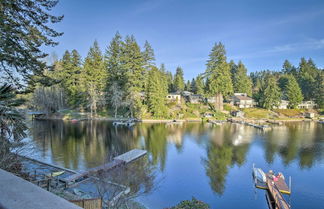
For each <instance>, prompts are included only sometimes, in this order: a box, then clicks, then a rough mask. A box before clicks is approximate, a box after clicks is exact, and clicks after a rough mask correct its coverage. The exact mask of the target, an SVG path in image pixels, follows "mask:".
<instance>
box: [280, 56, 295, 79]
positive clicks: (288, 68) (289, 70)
mask: <svg viewBox="0 0 324 209" xmlns="http://www.w3.org/2000/svg"><path fill="white" fill-rule="evenodd" d="M281 71H282V72H283V73H284V74H291V75H293V76H296V73H297V70H296V68H295V67H294V66H293V65H292V64H291V63H290V62H289V61H288V60H285V61H284V63H283V65H282V70H281Z"/></svg>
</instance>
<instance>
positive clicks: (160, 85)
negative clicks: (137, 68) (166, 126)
mask: <svg viewBox="0 0 324 209" xmlns="http://www.w3.org/2000/svg"><path fill="white" fill-rule="evenodd" d="M167 92H168V86H167V81H166V76H165V74H164V73H163V72H161V71H160V70H159V69H158V68H157V67H152V68H151V70H150V71H149V72H148V85H147V90H146V95H147V96H146V98H147V105H148V109H149V112H150V113H151V114H152V115H153V116H154V117H155V118H163V117H165V116H166V114H167V108H166V96H167Z"/></svg>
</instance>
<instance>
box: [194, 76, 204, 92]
mask: <svg viewBox="0 0 324 209" xmlns="http://www.w3.org/2000/svg"><path fill="white" fill-rule="evenodd" d="M204 89H205V86H204V81H203V79H202V76H201V75H198V76H197V77H196V92H195V93H196V94H200V95H204Z"/></svg>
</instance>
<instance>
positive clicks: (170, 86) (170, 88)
mask: <svg viewBox="0 0 324 209" xmlns="http://www.w3.org/2000/svg"><path fill="white" fill-rule="evenodd" d="M160 71H161V72H162V73H163V74H164V75H165V78H166V83H167V86H168V92H172V91H174V90H173V89H174V87H173V76H172V73H171V72H169V71H167V70H166V69H165V65H164V63H162V64H161V67H160Z"/></svg>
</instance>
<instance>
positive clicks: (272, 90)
mask: <svg viewBox="0 0 324 209" xmlns="http://www.w3.org/2000/svg"><path fill="white" fill-rule="evenodd" d="M280 100H281V93H280V88H279V87H278V85H277V81H276V78H275V77H274V76H273V75H268V76H267V78H266V79H265V83H264V85H263V86H262V89H261V94H260V104H261V106H262V107H263V108H266V109H268V110H269V109H273V108H274V107H277V106H278V105H279V103H280Z"/></svg>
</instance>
